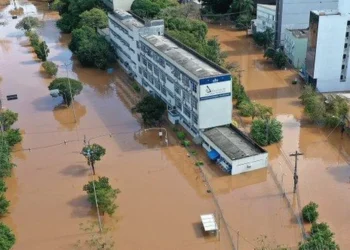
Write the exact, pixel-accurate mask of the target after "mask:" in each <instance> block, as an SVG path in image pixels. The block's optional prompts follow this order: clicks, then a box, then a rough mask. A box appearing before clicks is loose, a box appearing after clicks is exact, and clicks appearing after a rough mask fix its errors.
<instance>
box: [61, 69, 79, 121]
mask: <svg viewBox="0 0 350 250" xmlns="http://www.w3.org/2000/svg"><path fill="white" fill-rule="evenodd" d="M68 65H70V64H68V63H64V66H65V67H66V71H67V80H68V87H69V94H70V98H71V100H72V108H73V114H74V122H75V123H77V116H76V114H75V108H74V98H73V95H72V87H71V85H70V80H69V76H68ZM66 99H67V98H66Z"/></svg>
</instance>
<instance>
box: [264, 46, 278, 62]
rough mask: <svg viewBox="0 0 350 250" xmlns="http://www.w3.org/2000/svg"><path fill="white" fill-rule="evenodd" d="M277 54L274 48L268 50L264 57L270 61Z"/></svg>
mask: <svg viewBox="0 0 350 250" xmlns="http://www.w3.org/2000/svg"><path fill="white" fill-rule="evenodd" d="M275 54H276V50H275V49H273V48H267V49H266V51H265V53H264V57H265V58H268V59H273V58H274V57H275Z"/></svg>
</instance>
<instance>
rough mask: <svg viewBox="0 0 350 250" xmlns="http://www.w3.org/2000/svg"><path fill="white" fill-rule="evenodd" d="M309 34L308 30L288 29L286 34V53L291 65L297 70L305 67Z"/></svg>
mask: <svg viewBox="0 0 350 250" xmlns="http://www.w3.org/2000/svg"><path fill="white" fill-rule="evenodd" d="M308 34H309V31H308V30H307V29H297V30H290V29H287V30H286V32H285V41H284V53H285V54H286V56H287V57H288V60H289V63H291V64H292V65H293V66H294V67H295V68H297V69H301V68H303V67H304V65H305V58H306V48H307V38H308Z"/></svg>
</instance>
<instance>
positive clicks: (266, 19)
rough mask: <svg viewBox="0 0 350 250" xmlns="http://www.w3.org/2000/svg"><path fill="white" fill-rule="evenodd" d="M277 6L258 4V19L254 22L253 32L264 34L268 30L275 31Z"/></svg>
mask: <svg viewBox="0 0 350 250" xmlns="http://www.w3.org/2000/svg"><path fill="white" fill-rule="evenodd" d="M275 24H276V5H268V4H258V5H257V9H256V19H254V20H252V25H253V27H252V30H253V33H255V32H264V31H265V30H266V29H267V28H270V29H272V30H275V29H276V27H275Z"/></svg>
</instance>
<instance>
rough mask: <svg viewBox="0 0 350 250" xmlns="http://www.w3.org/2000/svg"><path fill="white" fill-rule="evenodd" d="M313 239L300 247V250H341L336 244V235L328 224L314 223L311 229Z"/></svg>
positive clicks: (309, 239)
mask: <svg viewBox="0 0 350 250" xmlns="http://www.w3.org/2000/svg"><path fill="white" fill-rule="evenodd" d="M310 236H311V237H310V238H308V239H307V240H306V241H305V242H304V243H302V244H300V245H299V250H315V249H322V250H323V249H324V250H339V249H340V248H339V246H338V245H337V244H336V243H335V241H334V239H333V237H334V233H333V232H332V231H331V230H330V229H329V226H328V225H327V224H326V223H319V224H318V223H314V224H313V225H312V227H311V235H310Z"/></svg>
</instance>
